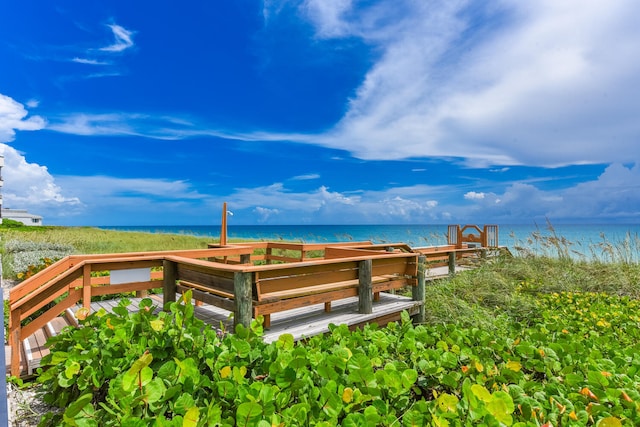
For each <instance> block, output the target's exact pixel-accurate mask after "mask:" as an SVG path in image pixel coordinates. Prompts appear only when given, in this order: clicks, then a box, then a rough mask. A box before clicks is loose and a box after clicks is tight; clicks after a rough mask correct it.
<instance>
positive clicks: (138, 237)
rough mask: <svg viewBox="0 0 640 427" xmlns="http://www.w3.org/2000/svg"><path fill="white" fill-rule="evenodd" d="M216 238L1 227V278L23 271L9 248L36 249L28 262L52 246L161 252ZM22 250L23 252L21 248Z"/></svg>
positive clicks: (76, 249) (71, 250)
mask: <svg viewBox="0 0 640 427" xmlns="http://www.w3.org/2000/svg"><path fill="white" fill-rule="evenodd" d="M218 241H219V240H218V238H209V237H197V236H191V235H182V234H157V233H144V232H131V231H114V230H103V229H99V228H94V227H53V226H45V227H26V226H25V227H1V226H0V254H2V255H3V256H2V266H3V270H2V271H3V277H5V278H14V277H15V275H16V274H17V273H19V272H20V271H21V270H24V267H25V265H23V264H25V262H26V261H25V262H19V263H18V265H15V264H14V261H15V260H16V258H17V257H16V252H18V251H17V250H12V248H18V247H21V248H29V247H32V248H35V250H33V251H31V253H30V255H31V256H30V257H28V258H27V259H29V261H28V262H32V263H33V262H39V261H40V260H41V259H43V258H51V257H52V255H51V251H52V250H53V249H54V248H60V247H66V248H69V249H68V250H66V251H65V252H64V253H62V252H61V253H59V254H58V256H55V254H54V255H53V257H54V258H62V256H64V255H68V254H97V253H123V252H142V251H162V250H173V249H176V250H177V249H199V248H206V247H207V243H217V242H218ZM22 252H25V251H22Z"/></svg>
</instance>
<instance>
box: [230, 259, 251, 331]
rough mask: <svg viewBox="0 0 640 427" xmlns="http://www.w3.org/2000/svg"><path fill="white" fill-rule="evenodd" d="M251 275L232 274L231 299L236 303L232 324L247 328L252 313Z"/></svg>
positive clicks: (249, 324)
mask: <svg viewBox="0 0 640 427" xmlns="http://www.w3.org/2000/svg"><path fill="white" fill-rule="evenodd" d="M252 278H253V275H252V274H251V273H243V272H236V273H233V297H234V301H235V303H236V310H235V313H234V316H233V324H234V325H238V324H242V325H243V326H246V327H247V328H249V327H250V326H251V315H252V313H253V307H252V296H251V286H252V285H253V283H252V282H253V281H252V280H251V279H252Z"/></svg>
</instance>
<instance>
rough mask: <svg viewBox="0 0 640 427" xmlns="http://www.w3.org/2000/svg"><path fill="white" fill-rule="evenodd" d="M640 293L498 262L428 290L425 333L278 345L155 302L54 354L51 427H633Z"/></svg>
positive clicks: (573, 266)
mask: <svg viewBox="0 0 640 427" xmlns="http://www.w3.org/2000/svg"><path fill="white" fill-rule="evenodd" d="M639 292H640V267H639V266H638V265H637V264H636V263H630V262H622V261H621V262H607V263H605V262H600V261H589V262H588V261H576V260H574V259H571V258H570V257H562V256H561V257H547V256H531V255H523V256H516V257H514V258H500V259H496V260H493V261H491V262H488V263H486V264H484V265H481V266H480V267H479V268H478V269H476V270H473V271H469V272H465V273H461V274H458V275H457V276H456V277H454V278H451V279H447V280H443V281H440V282H438V283H436V284H433V285H431V286H429V287H428V289H427V297H426V307H427V314H428V319H427V322H426V323H425V324H422V325H413V324H412V323H411V322H410V321H409V319H408V317H407V316H404V317H403V321H402V322H398V323H393V324H390V325H389V326H388V327H385V328H379V327H377V326H375V325H369V326H367V327H365V328H363V329H361V330H358V331H354V332H350V331H348V329H347V328H346V327H344V326H340V325H334V326H332V328H331V333H330V334H327V335H326V336H322V337H314V338H311V339H309V340H307V341H305V342H303V343H294V342H293V340H292V338H291V337H290V336H286V335H285V336H283V337H281V338H280V339H279V340H278V341H277V342H275V343H272V344H264V343H263V342H262V340H261V339H260V337H259V335H260V330H261V328H260V325H259V324H257V323H256V324H254V325H253V327H252V329H250V330H246V329H240V330H239V331H237V333H236V334H226V333H219V332H216V331H215V330H214V329H212V328H209V327H207V326H206V325H204V324H203V323H201V322H200V321H198V320H197V319H195V318H194V317H193V306H192V305H191V304H190V302H189V299H188V298H186V299H185V300H184V301H182V302H181V303H176V304H174V305H173V306H172V307H171V310H170V311H169V312H166V313H160V314H159V315H157V316H156V315H154V314H153V310H151V308H150V304H151V301H150V300H146V301H145V302H143V303H142V306H141V310H140V311H139V312H137V313H135V314H129V313H128V311H127V310H126V309H124V308H123V309H121V310H120V309H118V310H115V312H114V313H112V314H108V313H104V312H99V313H95V314H92V315H90V316H88V317H87V318H86V319H85V320H84V322H85V327H83V328H80V329H69V330H67V331H66V332H65V333H64V334H61V335H59V336H58V337H57V338H56V339H55V340H54V341H52V345H53V347H52V349H53V351H52V353H51V356H50V357H49V358H48V359H47V361H46V363H47V364H48V366H47V367H48V369H46V370H43V371H42V373H41V375H40V377H39V379H38V382H39V383H40V384H41V385H42V390H43V392H44V398H45V399H46V400H47V401H49V402H50V403H52V404H54V405H56V406H59V407H60V408H61V409H60V410H59V411H57V412H54V413H52V414H50V415H48V416H47V417H45V418H44V419H43V420H42V425H58V424H67V425H135V426H137V425H140V426H143V425H144V426H146V425H158V426H161V425H175V426H204V425H229V426H233V425H247V426H249V425H251V426H270V425H286V426H289V425H292V426H295V425H299V426H306V425H320V426H322V425H327V426H329V425H331V426H333V425H343V426H369V425H382V426H385V425H387V426H418V425H434V426H519V427H521V426H587V425H596V426H600V427H607V426H636V425H640V414H639V413H638V409H639V407H640V406H639V405H640V373H639V372H638V370H639V368H640V339H639V338H640V337H639V334H640V332H639V331H640V329H639V326H640V315H639V314H638V308H639V307H638V304H639V303H638V295H639ZM79 314H80V315H81V316H82V313H79Z"/></svg>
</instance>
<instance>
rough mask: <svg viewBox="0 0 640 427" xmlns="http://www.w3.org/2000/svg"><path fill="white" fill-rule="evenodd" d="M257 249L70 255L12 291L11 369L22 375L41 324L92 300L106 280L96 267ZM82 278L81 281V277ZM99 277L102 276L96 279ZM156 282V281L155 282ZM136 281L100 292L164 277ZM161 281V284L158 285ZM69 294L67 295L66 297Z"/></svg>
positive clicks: (148, 263)
mask: <svg viewBox="0 0 640 427" xmlns="http://www.w3.org/2000/svg"><path fill="white" fill-rule="evenodd" d="M252 250H253V249H252V248H251V247H250V246H244V245H229V246H226V247H220V248H211V249H189V250H178V251H158V252H130V253H116V254H93V255H70V256H67V257H65V258H63V259H61V260H59V261H57V262H56V263H54V264H52V265H51V266H49V267H48V268H46V269H44V270H42V271H40V272H38V273H36V274H34V275H33V276H31V277H30V278H28V279H26V280H25V281H24V282H22V283H20V284H18V285H17V286H15V287H14V288H12V289H11V290H10V291H9V307H10V317H9V337H8V341H9V344H10V345H11V347H12V349H13V351H12V353H11V373H12V375H18V374H19V369H20V351H19V350H18V348H19V346H20V343H21V342H22V341H23V340H24V339H25V338H27V337H29V335H31V334H32V333H33V332H35V330H37V329H38V327H42V326H43V325H45V324H46V323H48V322H50V321H51V320H53V319H54V318H56V317H57V316H59V315H60V313H62V312H64V310H66V309H67V308H69V307H72V306H73V305H74V304H76V303H77V302H78V301H80V300H83V304H84V305H85V306H88V305H89V304H90V302H91V296H92V288H93V285H95V284H97V283H98V282H102V280H100V279H98V278H91V273H92V272H94V271H104V270H110V271H111V270H123V269H132V268H140V267H149V266H153V265H156V266H161V265H162V262H163V260H164V259H165V258H166V257H167V256H168V255H172V254H175V255H179V256H181V257H183V258H184V259H192V258H207V257H215V256H223V255H224V256H229V255H242V254H247V253H251V251H252ZM80 279H81V280H82V281H81V282H80V283H79V282H78V280H80ZM92 279H98V280H92ZM153 282H155V283H153ZM153 282H152V281H148V282H132V283H131V284H130V285H129V286H122V285H117V286H110V288H111V290H112V292H110V291H106V292H105V289H104V287H103V288H102V289H100V290H99V292H96V293H97V294H100V295H108V294H110V293H121V292H128V291H134V290H136V291H140V290H148V289H153V288H156V287H157V288H160V287H162V281H158V280H155V281H153ZM155 284H157V286H154V285H155ZM65 294H66V297H64V296H65ZM60 297H64V298H62V299H61V300H59V301H58V302H57V303H55V305H54V306H53V307H51V308H49V309H48V310H47V311H45V312H44V313H42V314H40V315H39V316H37V317H36V318H35V319H33V320H32V321H31V322H30V323H29V324H28V325H26V326H24V327H23V326H22V322H23V321H24V320H25V319H27V318H28V317H29V316H31V315H33V314H34V313H36V312H37V311H38V310H40V309H42V308H44V307H46V306H47V305H49V304H51V303H54V302H55V300H56V299H58V298H60Z"/></svg>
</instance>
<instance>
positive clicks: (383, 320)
mask: <svg viewBox="0 0 640 427" xmlns="http://www.w3.org/2000/svg"><path fill="white" fill-rule="evenodd" d="M151 298H152V299H153V300H154V302H155V303H156V310H158V311H159V310H160V309H161V307H162V295H161V294H156V295H152V296H151ZM130 299H131V302H132V304H130V305H129V306H128V309H129V310H130V311H132V312H133V311H136V310H137V309H138V303H139V302H140V299H141V298H130ZM118 303H119V300H117V299H112V300H104V301H95V302H92V303H91V312H95V311H97V310H99V309H100V308H104V309H105V310H107V311H109V312H111V311H112V310H113V307H115V306H117V305H118ZM420 305H421V303H420V302H417V301H413V300H412V299H411V298H410V297H404V296H400V295H392V294H388V293H381V294H380V299H379V300H378V301H375V302H374V304H373V313H371V314H359V313H358V298H357V297H352V298H346V299H342V300H338V301H335V302H334V303H333V305H332V309H331V312H329V313H326V312H325V310H324V304H316V305H311V306H308V307H303V308H297V309H293V310H287V311H282V312H278V313H274V314H273V315H272V317H271V328H269V329H268V330H266V331H265V333H264V341H265V342H272V341H275V340H277V339H278V337H279V336H280V335H282V334H291V335H293V337H294V339H295V340H301V339H304V338H309V337H312V336H314V335H319V334H324V333H327V332H328V331H329V325H330V324H336V325H340V324H346V325H348V326H349V327H350V328H351V329H353V328H357V327H360V326H362V325H364V324H366V323H377V324H379V325H381V326H382V325H386V324H387V323H389V322H392V321H397V320H399V319H400V314H401V313H402V312H403V311H407V312H408V313H409V314H412V315H413V314H415V313H417V311H418V310H419V307H420ZM80 307H81V306H80V305H78V306H75V307H72V308H70V309H68V310H67V311H66V312H65V314H64V315H63V316H60V317H56V318H55V319H53V320H52V321H51V322H49V323H47V325H46V326H45V327H44V328H42V329H39V330H37V331H36V333H34V334H33V335H31V336H30V337H29V338H28V339H26V340H24V341H23V346H22V348H21V351H22V355H23V357H22V358H21V365H20V370H21V372H22V375H21V376H23V377H28V376H31V375H33V374H34V373H35V371H36V369H37V368H38V367H39V366H40V360H41V359H42V358H43V357H44V356H45V355H46V354H48V353H49V349H48V348H47V346H46V342H47V339H48V338H49V337H52V336H54V335H56V334H58V333H60V331H62V329H63V328H64V327H66V326H70V325H71V326H75V325H76V322H77V321H76V319H75V316H74V313H75V312H76V310H78V309H79V308H80ZM195 316H196V317H197V318H199V319H201V320H203V321H204V322H205V323H207V324H209V325H211V326H212V327H214V328H219V327H220V325H221V324H222V325H224V326H225V328H226V329H227V330H232V329H233V319H232V318H231V312H229V311H227V310H223V309H221V308H219V307H216V306H213V305H209V304H203V305H200V306H196V307H195ZM5 360H6V361H10V360H11V347H10V346H8V345H5ZM22 361H25V362H22ZM25 363H26V366H25ZM6 369H7V372H9V364H7V366H6Z"/></svg>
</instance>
